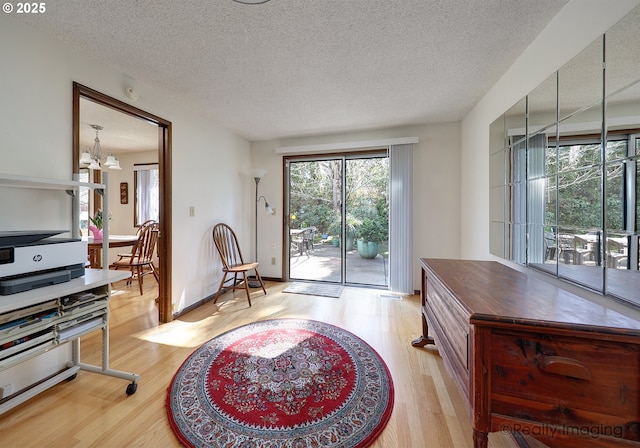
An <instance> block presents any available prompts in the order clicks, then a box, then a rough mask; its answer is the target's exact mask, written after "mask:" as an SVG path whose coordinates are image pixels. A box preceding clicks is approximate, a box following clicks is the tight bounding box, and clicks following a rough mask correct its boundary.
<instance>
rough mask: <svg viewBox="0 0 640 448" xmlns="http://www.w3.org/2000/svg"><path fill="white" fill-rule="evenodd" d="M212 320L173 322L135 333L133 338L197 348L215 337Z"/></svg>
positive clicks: (210, 318) (212, 318) (209, 318)
mask: <svg viewBox="0 0 640 448" xmlns="http://www.w3.org/2000/svg"><path fill="white" fill-rule="evenodd" d="M214 320H215V319H214V317H213V316H212V317H208V318H206V319H201V320H199V321H197V322H183V321H181V320H174V321H173V322H170V323H168V324H164V325H160V326H158V327H155V328H150V329H148V330H145V331H142V332H140V333H137V334H136V335H134V337H136V338H138V339H141V340H143V341H148V342H153V343H156V344H164V345H171V346H174V347H191V348H193V347H199V346H200V345H202V344H204V343H205V342H207V341H208V340H210V339H211V338H213V337H215V336H216V334H217V332H216V330H215V326H214V324H213V322H214Z"/></svg>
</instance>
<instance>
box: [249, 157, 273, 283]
mask: <svg viewBox="0 0 640 448" xmlns="http://www.w3.org/2000/svg"><path fill="white" fill-rule="evenodd" d="M265 174H266V171H265V170H257V169H256V170H251V177H253V180H254V181H255V183H256V202H255V214H254V217H255V222H254V225H255V234H254V240H253V241H254V244H255V248H254V250H255V252H254V253H255V257H256V261H258V203H259V202H260V199H264V211H265V212H266V213H267V215H272V214H273V209H272V208H271V206H270V205H269V203H268V202H267V198H265V197H264V196H258V184H259V183H260V180H261V179H262V177H263V176H264V175H265ZM249 287H251V288H260V282H258V281H257V280H256V279H255V278H254V279H253V280H251V281H249Z"/></svg>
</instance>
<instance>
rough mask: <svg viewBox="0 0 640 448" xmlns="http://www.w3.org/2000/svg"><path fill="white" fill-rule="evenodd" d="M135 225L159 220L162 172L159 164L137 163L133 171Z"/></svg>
mask: <svg viewBox="0 0 640 448" xmlns="http://www.w3.org/2000/svg"><path fill="white" fill-rule="evenodd" d="M133 183H134V189H135V195H134V221H135V222H134V225H135V226H136V227H138V226H140V225H141V224H142V223H143V222H145V221H148V220H150V219H153V220H154V221H158V220H159V205H160V172H159V170H158V165H157V164H148V165H135V166H134V173H133Z"/></svg>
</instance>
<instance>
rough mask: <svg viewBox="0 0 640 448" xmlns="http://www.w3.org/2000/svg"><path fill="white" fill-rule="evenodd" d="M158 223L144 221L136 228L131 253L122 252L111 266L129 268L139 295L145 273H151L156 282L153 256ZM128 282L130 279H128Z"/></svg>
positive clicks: (116, 268) (157, 279)
mask: <svg viewBox="0 0 640 448" xmlns="http://www.w3.org/2000/svg"><path fill="white" fill-rule="evenodd" d="M158 233H159V225H158V223H157V222H155V221H152V222H146V223H144V224H143V225H142V226H140V229H139V230H138V241H137V242H136V244H135V245H134V246H133V248H132V249H131V254H123V256H122V257H120V259H119V260H118V261H116V262H114V263H113V264H112V265H111V267H112V268H114V269H115V270H118V269H121V268H124V269H129V270H131V278H132V279H136V280H138V286H139V287H140V295H142V283H143V278H144V276H145V275H148V274H153V277H154V278H155V279H156V281H157V282H158V283H160V280H159V278H158V271H157V269H156V266H155V264H154V263H153V258H154V256H155V250H156V244H157V242H158ZM129 282H130V281H129Z"/></svg>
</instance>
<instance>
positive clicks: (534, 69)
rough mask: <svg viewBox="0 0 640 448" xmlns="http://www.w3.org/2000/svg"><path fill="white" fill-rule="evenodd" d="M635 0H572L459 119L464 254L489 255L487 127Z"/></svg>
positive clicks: (635, 3)
mask: <svg viewBox="0 0 640 448" xmlns="http://www.w3.org/2000/svg"><path fill="white" fill-rule="evenodd" d="M639 3H640V1H639V0H610V1H606V2H604V1H600V0H571V1H570V2H569V3H568V4H567V5H566V6H565V8H563V9H562V11H560V13H559V14H558V15H557V16H556V17H555V18H554V19H553V20H552V21H551V23H550V24H549V25H548V26H547V27H546V28H545V29H544V30H543V32H542V33H541V34H540V35H539V36H538V37H537V38H536V40H535V41H534V42H533V43H532V44H531V45H530V46H529V48H527V49H526V50H525V52H524V53H523V54H522V55H521V56H520V57H519V58H518V60H517V61H516V62H515V63H514V64H513V66H512V67H511V68H510V69H509V70H508V71H507V72H506V73H505V74H504V75H503V76H502V78H500V80H499V81H498V82H497V83H496V84H495V85H494V86H493V87H492V88H491V90H490V91H489V92H488V93H487V94H486V95H485V96H484V97H483V98H482V99H481V100H480V101H479V102H478V104H477V105H476V106H475V107H474V108H473V109H472V110H471V111H470V112H469V114H467V116H466V117H465V118H464V120H463V121H462V165H461V173H462V185H461V191H462V196H461V201H460V204H461V215H460V216H461V225H462V228H461V242H462V246H461V247H462V252H461V255H462V257H463V258H469V259H494V258H495V257H493V256H492V255H491V254H490V253H489V174H488V173H489V125H490V124H491V122H492V121H493V120H495V119H496V118H497V117H498V116H500V115H501V114H502V113H503V112H505V111H506V110H507V109H509V108H510V107H511V106H513V105H514V104H515V103H517V102H518V101H519V100H520V99H522V98H523V97H524V96H525V95H527V94H528V93H529V92H530V91H531V90H533V89H534V88H535V87H536V86H537V85H539V84H540V83H542V82H543V81H544V80H545V79H546V78H547V77H549V75H551V74H552V73H553V72H554V71H556V70H558V69H559V68H560V67H561V66H562V65H564V64H565V63H566V62H568V61H569V60H570V59H571V58H573V57H574V56H575V55H577V54H578V53H579V52H580V51H581V50H583V49H584V48H586V47H587V46H588V45H589V44H590V43H591V42H593V41H594V40H595V39H596V38H597V37H598V36H600V35H602V34H603V33H604V32H605V31H606V30H608V29H609V28H610V27H611V26H612V25H614V24H615V23H616V22H617V21H618V20H619V19H621V18H622V17H623V16H624V15H625V14H626V13H627V12H629V11H630V10H631V9H633V7H634V6H635V5H637V4H639Z"/></svg>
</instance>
